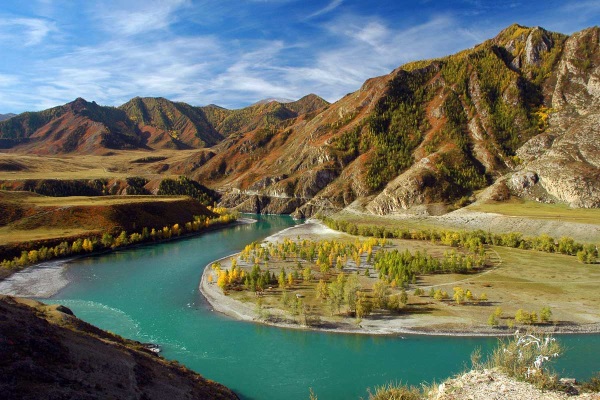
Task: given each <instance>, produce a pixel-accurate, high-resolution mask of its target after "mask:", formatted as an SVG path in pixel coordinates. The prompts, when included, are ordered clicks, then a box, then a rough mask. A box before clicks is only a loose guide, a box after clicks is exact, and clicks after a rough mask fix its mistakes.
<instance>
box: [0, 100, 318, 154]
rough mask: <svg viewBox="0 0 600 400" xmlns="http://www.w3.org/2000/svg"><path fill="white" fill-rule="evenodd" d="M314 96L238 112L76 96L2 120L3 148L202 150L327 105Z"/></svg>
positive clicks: (68, 151) (40, 150) (87, 151)
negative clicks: (102, 102)
mask: <svg viewBox="0 0 600 400" xmlns="http://www.w3.org/2000/svg"><path fill="white" fill-rule="evenodd" d="M327 104H328V103H327V102H326V101H325V100H323V99H321V98H320V97H318V96H315V95H309V96H305V97H304V98H302V99H300V100H298V101H295V102H290V103H285V104H283V103H279V102H276V101H271V102H267V103H261V104H256V105H253V106H250V107H246V108H243V109H239V110H227V109H224V108H221V107H218V106H206V107H193V106H191V105H189V104H186V103H181V102H172V101H170V100H167V99H164V98H149V97H145V98H140V97H136V98H133V99H131V100H130V101H128V102H127V103H125V104H123V105H122V106H120V107H118V108H114V107H103V106H99V105H97V104H96V103H95V102H91V103H90V102H87V101H86V100H84V99H81V98H78V99H76V100H75V101H73V102H71V103H68V104H65V105H63V106H58V107H54V108H51V109H48V110H44V111H40V112H26V113H23V114H20V115H18V116H16V117H14V118H11V119H9V120H6V121H3V122H0V149H2V148H4V149H10V148H14V151H17V152H22V153H33V154H110V151H107V149H146V150H149V151H151V150H155V149H181V150H189V149H200V148H205V147H210V146H214V145H215V144H217V143H219V142H221V141H222V140H223V139H224V137H226V136H229V135H231V134H233V133H237V132H240V131H241V132H247V131H250V130H254V129H257V128H265V127H268V126H270V125H272V124H277V123H281V122H283V121H285V120H288V119H293V118H296V117H298V115H300V114H304V113H307V112H311V111H314V110H317V109H319V108H322V107H324V106H326V105H327Z"/></svg>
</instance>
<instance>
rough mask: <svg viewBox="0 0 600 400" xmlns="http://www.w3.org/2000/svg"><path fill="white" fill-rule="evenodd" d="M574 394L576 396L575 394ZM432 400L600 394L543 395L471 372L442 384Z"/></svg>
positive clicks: (553, 399) (501, 377)
mask: <svg viewBox="0 0 600 400" xmlns="http://www.w3.org/2000/svg"><path fill="white" fill-rule="evenodd" d="M573 393H576V391H574V392H573ZM428 398H429V400H459V399H460V400H463V399H470V400H523V399H526V400H563V399H590V400H591V399H600V393H583V394H579V395H573V394H567V393H561V392H552V391H542V390H540V389H538V388H536V387H535V386H533V385H532V384H531V383H527V382H520V381H517V380H515V379H513V378H510V377H508V376H507V375H505V374H503V373H501V372H499V371H497V370H495V369H492V370H483V371H470V372H467V373H465V374H463V375H460V376H458V377H456V378H453V379H448V380H446V381H445V382H444V383H442V384H440V385H439V387H438V388H437V390H434V391H433V392H431V393H430V395H429V397H428Z"/></svg>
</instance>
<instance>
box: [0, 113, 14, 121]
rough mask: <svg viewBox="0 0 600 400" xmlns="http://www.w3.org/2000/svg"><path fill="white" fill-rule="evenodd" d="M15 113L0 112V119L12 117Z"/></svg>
mask: <svg viewBox="0 0 600 400" xmlns="http://www.w3.org/2000/svg"><path fill="white" fill-rule="evenodd" d="M15 115H17V114H12V113H8V114H0V121H4V120H6V119H9V118H12V117H14V116H15Z"/></svg>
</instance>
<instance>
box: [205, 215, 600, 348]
mask: <svg viewBox="0 0 600 400" xmlns="http://www.w3.org/2000/svg"><path fill="white" fill-rule="evenodd" d="M478 234H479V233H478V232H471V233H470V234H469V233H467V232H452V231H446V232H433V231H426V232H425V231H423V232H420V233H418V232H413V233H412V234H411V235H412V236H410V235H403V236H406V237H405V238H392V237H389V238H388V237H379V238H377V237H365V236H361V237H359V236H355V235H350V234H347V233H343V232H339V231H336V230H333V229H330V228H329V227H327V226H326V225H325V224H324V223H323V222H321V221H319V220H315V219H311V220H308V221H307V222H306V223H304V224H301V225H297V226H296V227H293V228H290V229H287V230H285V231H282V232H280V233H278V234H275V235H273V236H271V237H269V238H267V239H266V240H265V241H264V242H262V243H252V244H249V245H247V246H246V248H245V249H244V250H243V251H242V252H240V253H237V254H234V255H232V256H229V257H225V258H223V259H221V260H217V261H215V262H213V263H211V264H210V265H208V266H207V267H206V268H205V270H204V274H203V276H202V279H201V284H200V290H201V292H202V293H203V294H204V296H205V297H206V298H207V299H208V301H209V302H210V304H211V305H212V306H213V308H214V309H215V310H216V311H219V312H222V313H224V314H227V315H229V316H231V317H234V318H237V319H240V320H246V321H254V322H259V323H264V324H269V325H276V326H281V327H289V328H297V329H315V330H326V331H333V332H345V333H364V334H403V333H419V334H434V335H464V336H477V335H493V336H498V335H505V334H512V333H513V332H514V330H515V329H516V328H519V327H532V326H535V327H536V329H538V330H542V331H547V332H562V333H590V332H599V331H600V313H599V312H598V311H597V310H595V308H594V307H593V299H594V298H595V297H596V296H597V295H598V293H596V292H597V291H598V289H597V288H595V286H594V288H592V286H593V285H592V283H591V282H595V281H598V280H600V271H598V270H597V268H594V266H593V265H590V264H585V263H581V262H580V261H579V260H578V258H577V257H574V256H572V255H569V254H560V253H559V254H556V253H549V252H544V251H541V249H527V250H524V249H518V248H514V247H509V246H508V241H509V239H511V238H512V240H513V241H514V240H517V241H518V240H523V241H525V240H530V242H531V243H533V244H532V246H536V245H539V246H541V243H542V242H540V240H543V239H544V238H542V239H540V238H533V239H524V238H522V237H520V236H518V235H516V234H506V235H505V236H498V238H502V237H504V240H505V242H506V244H505V245H504V246H503V245H488V244H485V242H486V239H485V238H482V239H478V236H477V235H478ZM511 235H512V236H511ZM381 236H385V234H384V235H381ZM546 236H547V235H546ZM499 240H500V239H499ZM546 240H547V239H546ZM561 240H562V242H561V243H562V244H563V245H565V243H563V242H565V241H566V240H567V239H561ZM568 242H569V243H570V244H571V245H572V246H579V245H578V244H577V243H575V242H573V241H568ZM523 243H525V242H523ZM552 243H554V241H553V240H552ZM521 247H525V246H524V245H522V246H521ZM561 249H562V248H561Z"/></svg>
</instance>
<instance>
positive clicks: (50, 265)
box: [0, 258, 72, 298]
mask: <svg viewBox="0 0 600 400" xmlns="http://www.w3.org/2000/svg"><path fill="white" fill-rule="evenodd" d="M71 260H72V258H71V259H62V260H55V261H48V262H44V263H41V264H37V265H34V266H31V267H28V268H26V269H24V270H22V271H19V272H16V273H14V274H12V275H11V276H9V277H7V278H5V279H4V280H3V281H0V294H6V295H10V296H18V297H37V298H48V297H51V296H53V295H55V294H56V293H58V292H59V291H60V290H61V289H62V288H64V287H65V286H67V285H68V284H69V281H68V280H67V279H66V278H65V276H64V272H65V267H66V265H67V264H68V263H69V261H71Z"/></svg>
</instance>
